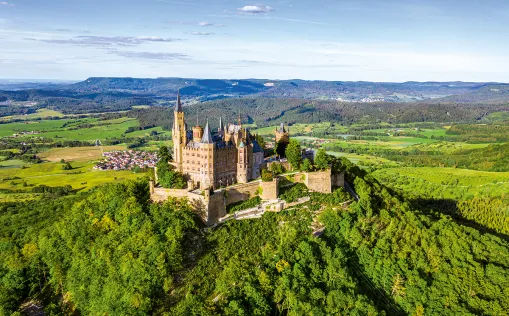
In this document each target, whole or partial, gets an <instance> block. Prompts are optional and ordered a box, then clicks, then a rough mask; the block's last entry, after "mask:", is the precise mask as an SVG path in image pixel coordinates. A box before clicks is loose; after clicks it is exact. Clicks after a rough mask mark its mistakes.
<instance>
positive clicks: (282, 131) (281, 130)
mask: <svg viewBox="0 0 509 316" xmlns="http://www.w3.org/2000/svg"><path fill="white" fill-rule="evenodd" d="M278 132H280V133H286V130H285V123H281V125H279V131H278Z"/></svg>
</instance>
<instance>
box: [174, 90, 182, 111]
mask: <svg viewBox="0 0 509 316" xmlns="http://www.w3.org/2000/svg"><path fill="white" fill-rule="evenodd" d="M175 112H182V103H181V102H180V91H179V92H177V103H176V104H175Z"/></svg>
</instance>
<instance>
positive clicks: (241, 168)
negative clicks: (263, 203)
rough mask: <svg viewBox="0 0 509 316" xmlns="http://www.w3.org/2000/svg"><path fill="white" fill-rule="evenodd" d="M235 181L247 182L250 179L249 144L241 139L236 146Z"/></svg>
mask: <svg viewBox="0 0 509 316" xmlns="http://www.w3.org/2000/svg"><path fill="white" fill-rule="evenodd" d="M238 155H239V156H238V160H237V161H238V163H237V182H238V183H247V182H248V181H249V179H250V176H249V175H250V174H251V172H252V171H251V169H252V168H251V167H250V160H249V146H247V145H246V144H244V142H243V141H242V140H241V141H240V145H239V147H238Z"/></svg>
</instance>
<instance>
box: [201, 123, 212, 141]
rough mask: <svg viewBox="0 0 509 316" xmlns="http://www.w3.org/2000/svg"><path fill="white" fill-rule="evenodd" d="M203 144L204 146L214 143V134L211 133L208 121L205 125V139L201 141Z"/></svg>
mask: <svg viewBox="0 0 509 316" xmlns="http://www.w3.org/2000/svg"><path fill="white" fill-rule="evenodd" d="M201 142H202V143H204V144H212V143H214V141H213V139H212V134H211V133H210V127H209V121H207V124H206V125H205V130H204V131H203V137H202V139H201Z"/></svg>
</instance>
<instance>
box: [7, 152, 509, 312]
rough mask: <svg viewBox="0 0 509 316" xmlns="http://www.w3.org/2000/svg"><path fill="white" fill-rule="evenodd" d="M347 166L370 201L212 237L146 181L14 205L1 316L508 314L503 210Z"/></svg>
mask: <svg viewBox="0 0 509 316" xmlns="http://www.w3.org/2000/svg"><path fill="white" fill-rule="evenodd" d="M334 165H336V166H337V167H338V168H339V169H341V170H344V171H345V172H346V176H347V179H348V180H349V181H350V182H351V183H352V184H353V185H354V186H355V190H356V191H357V193H358V195H359V197H360V200H359V201H358V202H353V203H352V204H351V205H350V206H349V207H348V208H344V207H340V205H341V203H342V202H344V201H345V199H349V198H348V196H347V195H346V193H345V192H344V191H343V190H342V189H339V190H338V191H336V192H334V193H332V194H312V195H311V200H310V201H309V202H307V204H306V205H305V206H301V207H296V208H294V209H291V210H285V211H283V212H281V213H266V214H265V215H264V216H263V217H262V218H259V219H252V220H243V221H235V220H233V221H230V222H227V223H225V224H223V225H220V226H218V227H216V228H214V229H207V230H204V229H203V227H202V226H201V224H200V222H199V220H197V216H196V215H195V214H194V213H193V212H192V211H191V209H190V207H189V206H187V205H186V204H184V202H183V201H178V200H169V201H167V202H165V203H163V204H151V203H149V197H148V194H147V193H148V184H147V182H146V181H137V182H127V183H124V184H109V185H106V186H103V187H99V188H97V189H95V190H92V191H88V192H83V193H78V194H77V195H75V196H68V197H63V198H58V199H47V200H41V201H28V202H18V203H3V204H1V205H0V225H1V227H2V229H1V230H0V247H1V248H0V249H1V251H0V276H1V278H0V315H10V314H11V313H13V312H16V311H19V308H20V306H21V305H23V303H28V304H25V306H30V304H36V305H37V304H41V305H42V306H43V307H44V311H45V313H46V314H47V315H62V314H64V315H70V314H80V315H106V314H108V315H121V314H122V315H153V314H157V315H506V314H507V311H508V310H509V242H508V237H507V235H506V233H507V231H509V223H508V222H507V221H505V222H504V221H503V220H500V217H499V216H497V215H498V214H499V213H497V212H500V210H498V209H496V208H493V209H492V207H491V205H490V204H489V201H481V200H473V201H470V202H468V203H461V204H460V203H458V206H457V207H459V208H460V209H461V212H457V210H456V211H455V208H454V207H451V206H453V205H451V204H452V203H451V201H447V200H444V201H442V200H433V201H431V200H429V201H427V200H420V201H416V200H411V199H407V198H404V197H402V196H398V195H396V194H394V193H392V192H391V191H390V190H388V189H387V188H385V187H384V186H383V185H380V184H379V183H378V182H377V181H376V180H374V179H373V178H372V177H371V176H370V175H369V174H367V173H366V172H365V171H362V170H361V169H359V168H358V167H356V166H354V165H352V164H351V163H350V162H348V161H347V160H346V159H340V160H339V161H336V162H334ZM285 194H286V193H285ZM317 211H318V212H319V213H321V214H320V215H318V213H315V212H317ZM446 212H447V213H446ZM313 218H315V219H318V220H319V221H320V222H321V223H323V224H324V225H325V226H326V228H325V231H324V234H323V235H322V236H321V237H318V238H317V237H313V235H312V229H311V228H310V226H311V224H312V222H313ZM484 225H486V226H489V227H493V228H494V230H496V231H500V232H504V233H505V235H504V234H497V233H494V232H493V230H491V229H488V228H485V226H484Z"/></svg>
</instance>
